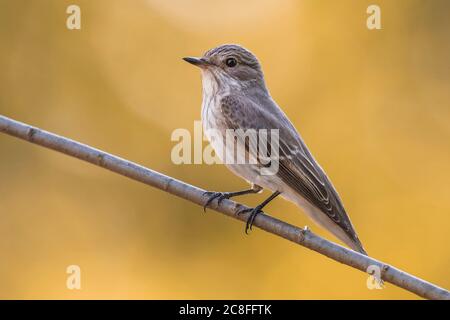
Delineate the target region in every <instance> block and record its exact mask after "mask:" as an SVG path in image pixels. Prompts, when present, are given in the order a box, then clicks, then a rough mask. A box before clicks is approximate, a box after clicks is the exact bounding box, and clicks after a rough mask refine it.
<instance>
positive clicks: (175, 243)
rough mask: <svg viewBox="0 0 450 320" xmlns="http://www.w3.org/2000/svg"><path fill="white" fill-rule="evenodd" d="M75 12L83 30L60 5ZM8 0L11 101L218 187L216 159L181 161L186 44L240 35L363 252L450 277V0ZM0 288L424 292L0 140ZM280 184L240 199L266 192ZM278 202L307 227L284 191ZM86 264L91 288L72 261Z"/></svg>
mask: <svg viewBox="0 0 450 320" xmlns="http://www.w3.org/2000/svg"><path fill="white" fill-rule="evenodd" d="M73 3H75V4H77V5H79V6H80V8H81V30H72V31H71V30H68V29H67V28H66V19H67V17H68V15H67V14H66V8H67V6H68V5H70V4H73ZM372 3H373V2H372V1H361V0H353V1H332V0H327V1H314V0H307V1H306V0H305V1H295V0H290V1H289V0H286V1H279V0H252V1H237V0H227V1H225V0H223V1H199V0H196V1H184V0H176V1H165V0H147V1H144V0H140V1H138V0H134V1H120V0H114V1H111V0H96V1H87V0H83V1H81V0H77V1H61V0H58V1H57V0H51V1H50V0H40V1H25V0H20V1H19V0H1V1H0V37H1V42H0V70H1V71H0V114H2V115H5V116H8V117H12V118H14V119H16V120H19V121H23V122H26V123H29V124H32V125H35V126H38V127H41V128H43V129H46V130H49V131H52V132H55V133H58V134H62V135H64V136H67V137H70V138H73V139H76V140H79V141H81V142H84V143H87V144H90V145H92V146H95V147H97V148H100V149H103V150H106V151H108V152H111V153H114V154H117V155H119V156H121V157H125V158H127V159H130V160H132V161H135V162H138V163H140V164H143V165H145V166H148V167H150V168H152V169H155V170H158V171H160V172H163V173H165V174H168V175H171V176H174V177H176V178H178V179H181V180H185V181H187V182H189V183H192V184H194V185H197V186H200V187H202V188H205V189H209V190H220V191H230V190H239V189H242V188H243V187H246V184H245V182H244V181H242V180H240V179H239V178H237V177H235V176H233V175H232V174H231V173H230V172H228V170H227V169H226V168H225V167H224V166H221V165H213V166H208V165H181V166H177V165H174V164H173V163H172V162H171V159H170V152H171V149H172V147H173V146H174V145H175V143H174V142H172V141H170V135H171V133H172V131H173V130H174V129H176V128H187V129H189V130H190V131H192V130H193V123H194V121H195V120H199V118H200V105H201V82H200V72H199V71H198V70H196V69H195V68H193V67H192V66H191V65H188V64H187V63H185V62H183V61H182V60H181V58H182V57H184V56H188V55H201V54H202V53H203V52H204V51H206V50H207V49H209V48H211V47H214V46H217V45H220V44H223V43H239V44H241V45H243V46H245V47H247V48H248V49H250V50H251V51H253V52H254V53H255V54H256V55H257V56H258V57H259V59H260V61H261V62H262V65H263V69H264V71H265V75H266V81H267V84H268V86H269V88H270V90H271V94H272V96H273V97H274V99H275V100H276V101H277V102H278V103H279V104H280V105H281V106H282V107H283V109H284V110H285V112H286V113H287V114H288V116H289V117H290V118H291V120H292V121H293V122H294V124H295V126H296V127H297V128H298V129H299V131H300V132H301V133H302V135H303V138H304V139H305V141H306V143H307V144H308V146H309V147H310V149H311V151H312V152H313V153H314V154H315V156H316V159H317V160H318V161H319V162H320V163H321V165H322V167H323V168H324V169H325V170H326V172H327V173H328V174H329V176H330V178H331V179H332V181H333V183H334V185H335V186H336V188H337V190H338V191H339V193H340V195H341V197H342V198H343V201H344V203H345V205H346V208H347V211H348V212H349V214H350V216H351V218H352V221H353V223H354V225H355V227H356V229H357V231H358V233H359V236H360V238H361V240H362V241H363V243H364V245H365V247H366V249H367V251H368V252H369V253H370V254H371V255H372V256H373V257H375V258H378V259H381V260H383V261H385V262H387V263H391V264H393V265H394V266H396V267H398V268H401V269H404V270H406V271H408V272H410V273H412V274H414V275H416V276H419V277H423V278H424V279H426V280H428V281H431V282H434V283H436V284H438V285H440V286H443V287H446V288H449V287H450V276H449V270H450V249H449V234H450V198H449V194H450V183H449V181H450V170H449V162H450V148H449V147H450V126H449V120H450V108H449V106H450V91H449V86H450V72H449V71H450V41H449V39H450V37H449V35H450V20H449V19H448V12H449V9H450V2H449V1H444V0H441V1H438V0H433V1H415V0H401V1H400V0H398V1H387V0H386V1H377V2H376V3H377V4H378V5H380V7H381V19H382V20H381V22H382V28H383V29H382V30H373V31H370V30H368V29H367V27H366V19H367V17H368V15H367V13H366V9H367V7H368V6H369V5H370V4H372ZM0 154H1V157H0V286H1V290H0V298H26V299H28V298H74V299H78V298H80V299H81V298H88V299H90V298H138V299H141V298H178V299H184V298H193V299H197V298H255V299H260V298H264V299H270V298H275V299H277V298H293V299H303V298H325V299H333V298H343V299H350V298H354V299H381V298H384V299H391V298H396V299H397V298H405V299H411V298H412V299H414V298H416V296H414V295H412V294H410V293H408V292H405V291H403V290H401V289H398V288H396V287H394V286H393V285H390V284H387V287H386V288H385V289H384V290H368V289H367V287H366V279H367V275H365V274H364V273H361V272H359V271H356V270H354V269H352V268H349V267H347V266H344V265H341V264H339V263H336V262H334V261H332V260H329V259H327V258H325V257H323V256H321V255H319V254H317V253H314V252H312V251H309V250H307V249H304V248H302V247H299V246H296V245H294V244H291V243H289V242H287V241H285V240H282V239H280V238H277V237H274V236H272V235H269V234H266V233H264V232H263V231H260V230H258V229H255V230H254V231H253V232H252V233H251V235H250V236H246V235H245V234H244V225H243V224H241V223H238V222H237V221H235V220H233V219H229V218H227V217H224V216H222V215H220V214H217V213H214V212H211V211H207V213H206V214H203V211H202V209H201V208H200V207H198V206H196V205H193V204H191V203H189V202H187V201H184V200H180V199H177V198H174V197H172V196H169V195H168V194H165V193H163V192H161V191H158V190H156V189H152V188H149V187H147V186H145V185H143V184H140V183H137V182H134V181H131V180H129V179H126V178H124V177H121V176H118V175H116V174H113V173H110V172H108V171H106V170H103V169H100V168H97V167H95V166H92V165H89V164H86V163H83V162H81V161H79V160H75V159H72V158H69V157H67V156H64V155H61V154H58V153H55V152H52V151H49V150H46V149H43V148H40V147H37V146H33V145H31V144H29V143H26V142H22V141H19V140H17V139H14V138H11V137H8V136H5V135H0ZM266 195H267V193H264V194H263V195H257V196H245V197H242V198H239V201H243V202H245V203H247V204H250V205H255V204H257V203H259V202H260V201H261V200H262V199H264V198H265V196H266ZM266 211H267V212H268V213H269V214H270V213H272V214H274V215H275V216H277V217H278V218H281V219H283V220H285V221H288V222H290V223H292V224H295V225H298V226H303V225H308V226H309V227H310V228H311V229H312V230H313V231H314V232H316V233H318V234H319V235H321V236H325V237H326V238H328V239H330V240H332V241H336V240H335V239H334V238H333V237H332V236H331V235H329V234H328V233H326V232H324V231H323V230H321V229H320V228H319V227H317V226H315V225H314V224H312V222H310V221H309V220H308V219H307V218H306V217H305V215H304V214H303V213H302V212H301V210H300V209H298V208H297V207H295V206H294V205H293V204H291V203H288V202H287V201H284V200H282V199H278V200H276V201H274V202H273V203H272V204H271V205H270V206H269V207H268V208H267V209H266ZM72 264H75V265H79V266H80V268H81V286H82V289H81V290H68V289H67V288H66V278H67V276H68V275H67V274H66V268H67V266H69V265H72Z"/></svg>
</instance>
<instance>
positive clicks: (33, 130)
mask: <svg viewBox="0 0 450 320" xmlns="http://www.w3.org/2000/svg"><path fill="white" fill-rule="evenodd" d="M37 131H38V130H37V129H36V128H33V127H30V129H28V132H27V137H28V140H29V141H33V136H34V135H35V134H36V132H37Z"/></svg>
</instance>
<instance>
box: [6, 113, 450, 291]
mask: <svg viewBox="0 0 450 320" xmlns="http://www.w3.org/2000/svg"><path fill="white" fill-rule="evenodd" d="M0 131H1V132H4V133H6V134H9V135H11V136H14V137H17V138H20V139H23V140H26V141H29V142H32V143H34V144H37V145H40V146H43V147H46V148H49V149H53V150H55V151H59V152H62V153H65V154H67V155H69V156H72V157H75V158H78V159H81V160H84V161H87V162H90V163H92V164H94V165H97V166H100V167H103V168H105V169H108V170H110V171H113V172H116V173H118V174H121V175H123V176H126V177H129V178H131V179H133V180H137V181H140V182H143V183H145V184H148V185H150V186H152V187H155V188H158V189H161V190H163V191H165V192H168V193H171V194H173V195H175V196H178V197H180V198H183V199H186V200H188V201H191V202H193V203H196V204H198V205H203V204H204V202H205V201H206V196H205V195H204V192H205V190H202V189H200V188H197V187H195V186H192V185H189V184H187V183H184V182H182V181H179V180H176V179H174V178H171V177H169V176H166V175H163V174H161V173H159V172H156V171H153V170H150V169H147V168H145V167H143V166H140V165H138V164H136V163H133V162H131V161H128V160H125V159H122V158H119V157H116V156H114V155H112V154H109V153H106V152H103V151H101V150H98V149H95V148H92V147H89V146H87V145H85V144H82V143H79V142H76V141H74V140H70V139H67V138H64V137H61V136H58V135H56V134H53V133H50V132H46V131H43V130H40V129H38V128H35V127H32V126H29V125H26V124H24V123H21V122H18V121H15V120H12V119H9V118H6V117H4V116H0ZM241 207H244V206H243V205H241V204H239V203H236V202H234V201H231V200H226V199H225V200H223V202H222V203H221V205H220V206H219V207H214V208H213V209H214V210H216V211H218V212H221V213H223V214H225V215H227V216H230V217H232V218H235V219H238V220H242V221H245V220H246V219H247V215H246V214H242V215H237V214H236V211H237V209H239V208H241ZM254 225H255V226H257V227H259V228H260V229H263V230H265V231H267V232H270V233H272V234H275V235H277V236H279V237H282V238H285V239H287V240H290V241H292V242H295V243H297V244H300V245H302V246H304V247H306V248H309V249H311V250H314V251H317V252H318V253H320V254H322V255H325V256H327V257H329V258H331V259H333V260H335V261H338V262H340V263H343V264H346V265H348V266H350V267H353V268H356V269H359V270H361V271H364V272H365V271H366V270H367V268H368V267H369V266H378V267H379V268H380V270H381V277H382V279H383V280H385V281H387V282H390V283H392V284H394V285H396V286H399V287H401V288H403V289H405V290H408V291H410V292H413V293H415V294H417V295H419V296H421V297H424V298H428V299H447V300H450V293H449V291H447V290H445V289H443V288H440V287H438V286H436V285H434V284H432V283H429V282H427V281H424V280H422V279H419V278H417V277H415V276H413V275H410V274H408V273H406V272H404V271H401V270H399V269H397V268H394V267H392V266H390V265H388V264H385V263H383V262H381V261H378V260H375V259H372V258H370V257H367V256H364V255H362V254H359V253H357V252H355V251H352V250H349V249H347V248H344V247H342V246H340V245H337V244H335V243H332V242H330V241H328V240H325V239H323V238H321V237H319V236H317V235H315V234H313V233H312V232H310V231H308V230H305V229H300V228H298V227H295V226H293V225H290V224H288V223H285V222H283V221H280V220H278V219H276V218H273V217H271V216H268V215H265V214H260V215H258V216H257V218H256V220H255V222H254Z"/></svg>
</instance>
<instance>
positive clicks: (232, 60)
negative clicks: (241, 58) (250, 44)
mask: <svg viewBox="0 0 450 320" xmlns="http://www.w3.org/2000/svg"><path fill="white" fill-rule="evenodd" d="M225 64H226V65H227V66H228V67H230V68H233V67H234V66H236V65H237V61H236V59H235V58H228V59H227V60H225Z"/></svg>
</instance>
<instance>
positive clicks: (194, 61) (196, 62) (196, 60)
mask: <svg viewBox="0 0 450 320" xmlns="http://www.w3.org/2000/svg"><path fill="white" fill-rule="evenodd" d="M183 60H184V61H186V62H189V63H190V64H193V65H194V66H197V67H200V68H203V67H207V66H208V65H210V63H209V62H208V61H207V60H205V59H203V58H195V57H186V58H183Z"/></svg>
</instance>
